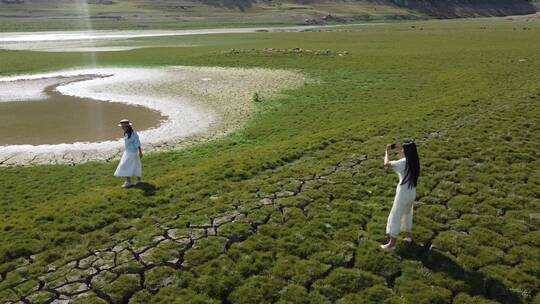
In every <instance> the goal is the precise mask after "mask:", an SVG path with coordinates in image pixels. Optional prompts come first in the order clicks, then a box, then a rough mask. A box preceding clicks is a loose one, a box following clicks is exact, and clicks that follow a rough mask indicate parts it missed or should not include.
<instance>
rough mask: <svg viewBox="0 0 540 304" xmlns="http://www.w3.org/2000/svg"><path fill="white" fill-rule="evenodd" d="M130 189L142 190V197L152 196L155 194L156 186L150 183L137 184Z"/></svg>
mask: <svg viewBox="0 0 540 304" xmlns="http://www.w3.org/2000/svg"><path fill="white" fill-rule="evenodd" d="M132 188H134V189H139V190H142V192H143V195H144V196H152V195H154V194H156V189H157V188H156V186H154V185H152V184H150V183H146V182H141V183H138V184H137V185H135V186H133V187H132Z"/></svg>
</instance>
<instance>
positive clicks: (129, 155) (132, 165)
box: [114, 119, 143, 188]
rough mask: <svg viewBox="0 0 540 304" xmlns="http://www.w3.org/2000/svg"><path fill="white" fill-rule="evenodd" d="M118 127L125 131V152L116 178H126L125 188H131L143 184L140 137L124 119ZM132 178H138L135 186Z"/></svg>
mask: <svg viewBox="0 0 540 304" xmlns="http://www.w3.org/2000/svg"><path fill="white" fill-rule="evenodd" d="M118 126H119V127H122V130H124V145H125V150H124V154H123V155H122V159H120V164H118V167H117V168H116V171H115V172H114V176H118V177H125V178H126V182H125V183H124V185H123V187H124V188H129V187H131V186H133V185H137V184H139V183H140V182H141V175H142V165H141V158H142V157H143V153H142V149H141V142H140V141H139V135H137V132H135V131H134V130H133V128H132V124H131V122H130V121H129V120H127V119H122V120H121V121H120V123H119V124H118ZM132 176H135V177H136V178H137V182H136V183H134V184H133V183H132V182H131V177H132Z"/></svg>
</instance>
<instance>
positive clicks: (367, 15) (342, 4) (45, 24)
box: [0, 0, 540, 31]
mask: <svg viewBox="0 0 540 304" xmlns="http://www.w3.org/2000/svg"><path fill="white" fill-rule="evenodd" d="M539 6H540V2H538V0H536V1H527V0H0V31H24V30H36V31H37V30H63V29H74V30H75V29H88V28H89V27H91V28H93V29H166V28H168V29H173V28H187V27H197V28H203V27H237V26H242V27H244V26H283V25H297V24H336V23H352V22H367V21H374V20H417V19H428V18H460V17H480V16H508V15H525V14H533V13H535V12H536V11H537V10H538V7H539Z"/></svg>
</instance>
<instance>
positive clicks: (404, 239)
mask: <svg viewBox="0 0 540 304" xmlns="http://www.w3.org/2000/svg"><path fill="white" fill-rule="evenodd" d="M403 241H405V242H407V243H409V244H410V243H412V242H413V240H412V238H411V237H408V236H407V237H404V238H403Z"/></svg>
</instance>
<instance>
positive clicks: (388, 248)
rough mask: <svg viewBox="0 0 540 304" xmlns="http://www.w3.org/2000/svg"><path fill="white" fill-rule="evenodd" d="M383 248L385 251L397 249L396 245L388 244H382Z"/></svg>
mask: <svg viewBox="0 0 540 304" xmlns="http://www.w3.org/2000/svg"><path fill="white" fill-rule="evenodd" d="M381 249H382V250H384V251H392V250H394V249H396V245H394V246H388V244H385V245H381Z"/></svg>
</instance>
